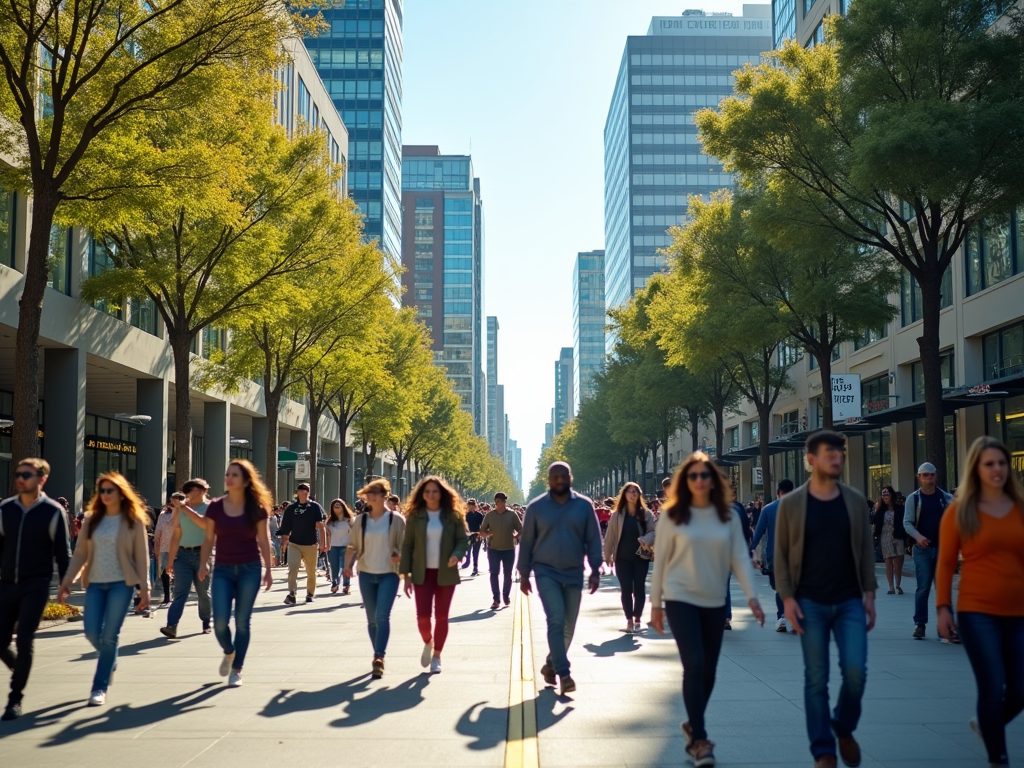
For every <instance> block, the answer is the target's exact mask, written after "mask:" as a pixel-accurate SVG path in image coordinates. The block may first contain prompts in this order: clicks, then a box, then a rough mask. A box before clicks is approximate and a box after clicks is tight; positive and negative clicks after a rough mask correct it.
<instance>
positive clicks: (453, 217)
mask: <svg viewBox="0 0 1024 768" xmlns="http://www.w3.org/2000/svg"><path fill="white" fill-rule="evenodd" d="M467 202H468V201H467ZM444 226H445V228H446V229H448V228H451V227H472V226H473V214H472V213H449V209H448V208H446V209H445V214H444Z"/></svg>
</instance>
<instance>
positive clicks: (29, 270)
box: [11, 189, 71, 473]
mask: <svg viewBox="0 0 1024 768" xmlns="http://www.w3.org/2000/svg"><path fill="white" fill-rule="evenodd" d="M56 211H57V196H56V195H46V194H42V192H41V191H40V190H38V189H36V190H35V196H34V197H33V198H32V230H31V233H30V236H29V245H28V261H27V262H26V264H25V282H24V288H23V289H22V293H21V301H20V302H19V311H18V333H17V339H16V342H15V344H16V346H15V353H14V370H15V371H16V372H17V375H16V376H15V377H14V381H15V384H14V404H13V406H14V407H13V411H14V413H13V414H12V415H13V418H14V426H13V427H12V430H11V456H12V459H13V460H12V462H11V472H12V473H13V471H14V469H15V467H16V466H17V465H16V464H15V463H14V462H17V461H20V460H21V459H24V458H28V457H32V456H39V329H40V327H41V323H42V316H43V298H44V297H45V295H46V272H47V269H46V262H47V258H48V256H49V252H50V228H51V227H52V226H53V215H54V213H55V212H56ZM68 258H69V259H70V258H71V254H68Z"/></svg>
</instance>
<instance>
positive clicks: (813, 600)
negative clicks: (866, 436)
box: [774, 430, 878, 768]
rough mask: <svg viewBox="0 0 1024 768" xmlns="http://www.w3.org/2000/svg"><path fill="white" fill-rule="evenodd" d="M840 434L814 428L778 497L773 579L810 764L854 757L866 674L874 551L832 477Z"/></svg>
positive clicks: (848, 491)
mask: <svg viewBox="0 0 1024 768" xmlns="http://www.w3.org/2000/svg"><path fill="white" fill-rule="evenodd" d="M845 461H846V438H845V437H844V436H843V435H841V434H839V433H837V432H830V431H826V430H820V431H818V432H814V433H812V434H811V435H810V436H809V437H808V438H807V464H808V466H810V468H811V477H810V479H809V480H808V481H807V482H806V483H804V484H803V485H802V486H800V487H799V488H797V489H796V490H795V491H793V493H790V494H789V495H787V496H784V497H783V498H782V499H781V500H780V501H779V507H778V512H777V514H776V518H775V531H776V535H775V551H774V559H775V584H776V589H777V590H778V593H779V595H780V596H781V597H782V604H783V608H784V609H785V614H786V620H787V621H788V622H789V625H790V627H792V628H793V631H794V632H796V633H797V634H798V635H800V644H801V647H802V648H803V654H804V713H805V715H806V717H807V735H808V736H809V738H810V742H811V754H812V755H813V756H814V768H835V766H836V739H838V740H839V755H840V757H842V759H843V763H845V764H846V765H848V766H858V765H860V761H861V754H860V745H859V744H857V740H856V739H855V738H854V737H853V732H854V731H855V730H856V728H857V723H858V721H859V720H860V714H861V698H862V697H863V696H864V684H865V681H866V680H867V657H868V636H867V633H868V632H870V631H871V629H872V628H873V627H874V626H875V590H876V589H877V588H878V582H877V580H876V578H875V552H874V545H873V543H872V537H871V523H870V518H869V515H868V506H867V502H866V501H865V500H864V497H863V496H861V495H860V494H859V493H858V492H857V491H855V490H854V489H852V488H849V487H847V486H845V485H843V484H841V483H840V482H839V478H840V477H842V475H843V464H844V462H845ZM832 635H834V636H835V639H836V645H837V646H838V648H839V669H840V671H841V672H842V677H843V684H842V686H841V687H840V689H839V701H838V703H837V704H836V708H835V710H834V711H833V712H831V713H830V712H829V695H828V673H829V648H828V646H829V638H830V636H832Z"/></svg>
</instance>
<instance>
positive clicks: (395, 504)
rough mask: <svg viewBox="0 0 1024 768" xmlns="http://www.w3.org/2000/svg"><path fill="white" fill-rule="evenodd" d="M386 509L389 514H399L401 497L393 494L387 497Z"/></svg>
mask: <svg viewBox="0 0 1024 768" xmlns="http://www.w3.org/2000/svg"><path fill="white" fill-rule="evenodd" d="M387 508H388V511H389V512H400V511H401V509H402V499H401V497H399V496H398V495H396V494H394V493H392V494H391V495H390V496H388V501H387Z"/></svg>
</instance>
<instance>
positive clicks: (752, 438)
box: [747, 421, 761, 445]
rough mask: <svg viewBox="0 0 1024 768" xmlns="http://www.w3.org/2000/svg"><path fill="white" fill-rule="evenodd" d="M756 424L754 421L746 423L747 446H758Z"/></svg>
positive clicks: (759, 440)
mask: <svg viewBox="0 0 1024 768" xmlns="http://www.w3.org/2000/svg"><path fill="white" fill-rule="evenodd" d="M757 427H758V423H757V422H756V421H748V422H747V445H760V444H761V438H760V436H759V435H758V431H757Z"/></svg>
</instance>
